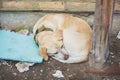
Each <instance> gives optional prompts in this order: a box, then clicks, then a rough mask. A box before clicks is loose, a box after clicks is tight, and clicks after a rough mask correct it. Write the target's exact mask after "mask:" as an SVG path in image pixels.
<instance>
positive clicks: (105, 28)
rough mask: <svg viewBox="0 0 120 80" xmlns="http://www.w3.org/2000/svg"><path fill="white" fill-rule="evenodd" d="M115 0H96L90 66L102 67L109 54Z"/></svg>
mask: <svg viewBox="0 0 120 80" xmlns="http://www.w3.org/2000/svg"><path fill="white" fill-rule="evenodd" d="M113 8H114V0H96V9H95V20H94V27H93V43H92V54H91V55H90V56H91V57H90V62H89V63H90V66H91V67H92V68H97V69H101V68H102V67H103V65H104V63H105V62H106V61H107V58H108V55H109V41H110V37H109V36H110V32H111V27H112V19H113V18H112V17H113Z"/></svg>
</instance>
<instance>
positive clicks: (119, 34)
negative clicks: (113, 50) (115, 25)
mask: <svg viewBox="0 0 120 80" xmlns="http://www.w3.org/2000/svg"><path fill="white" fill-rule="evenodd" d="M117 38H118V39H120V31H119V32H118V35H117Z"/></svg>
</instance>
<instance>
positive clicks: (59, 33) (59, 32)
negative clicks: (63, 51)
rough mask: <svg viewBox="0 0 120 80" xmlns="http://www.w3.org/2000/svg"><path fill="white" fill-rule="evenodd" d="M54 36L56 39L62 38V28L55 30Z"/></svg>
mask: <svg viewBox="0 0 120 80" xmlns="http://www.w3.org/2000/svg"><path fill="white" fill-rule="evenodd" d="M55 33H56V37H57V38H58V40H63V31H62V30H57V31H56V32H55Z"/></svg>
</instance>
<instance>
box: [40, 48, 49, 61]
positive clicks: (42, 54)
mask: <svg viewBox="0 0 120 80" xmlns="http://www.w3.org/2000/svg"><path fill="white" fill-rule="evenodd" d="M38 53H39V55H40V56H42V57H43V59H44V60H45V61H47V60H48V54H47V48H45V47H43V48H39V51H38Z"/></svg>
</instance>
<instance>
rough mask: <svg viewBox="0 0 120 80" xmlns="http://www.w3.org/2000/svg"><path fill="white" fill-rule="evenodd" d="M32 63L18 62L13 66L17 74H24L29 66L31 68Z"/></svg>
mask: <svg viewBox="0 0 120 80" xmlns="http://www.w3.org/2000/svg"><path fill="white" fill-rule="evenodd" d="M33 65H34V63H27V62H18V63H17V64H15V66H16V67H17V70H18V71H19V72H25V71H28V70H29V66H33Z"/></svg>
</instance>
